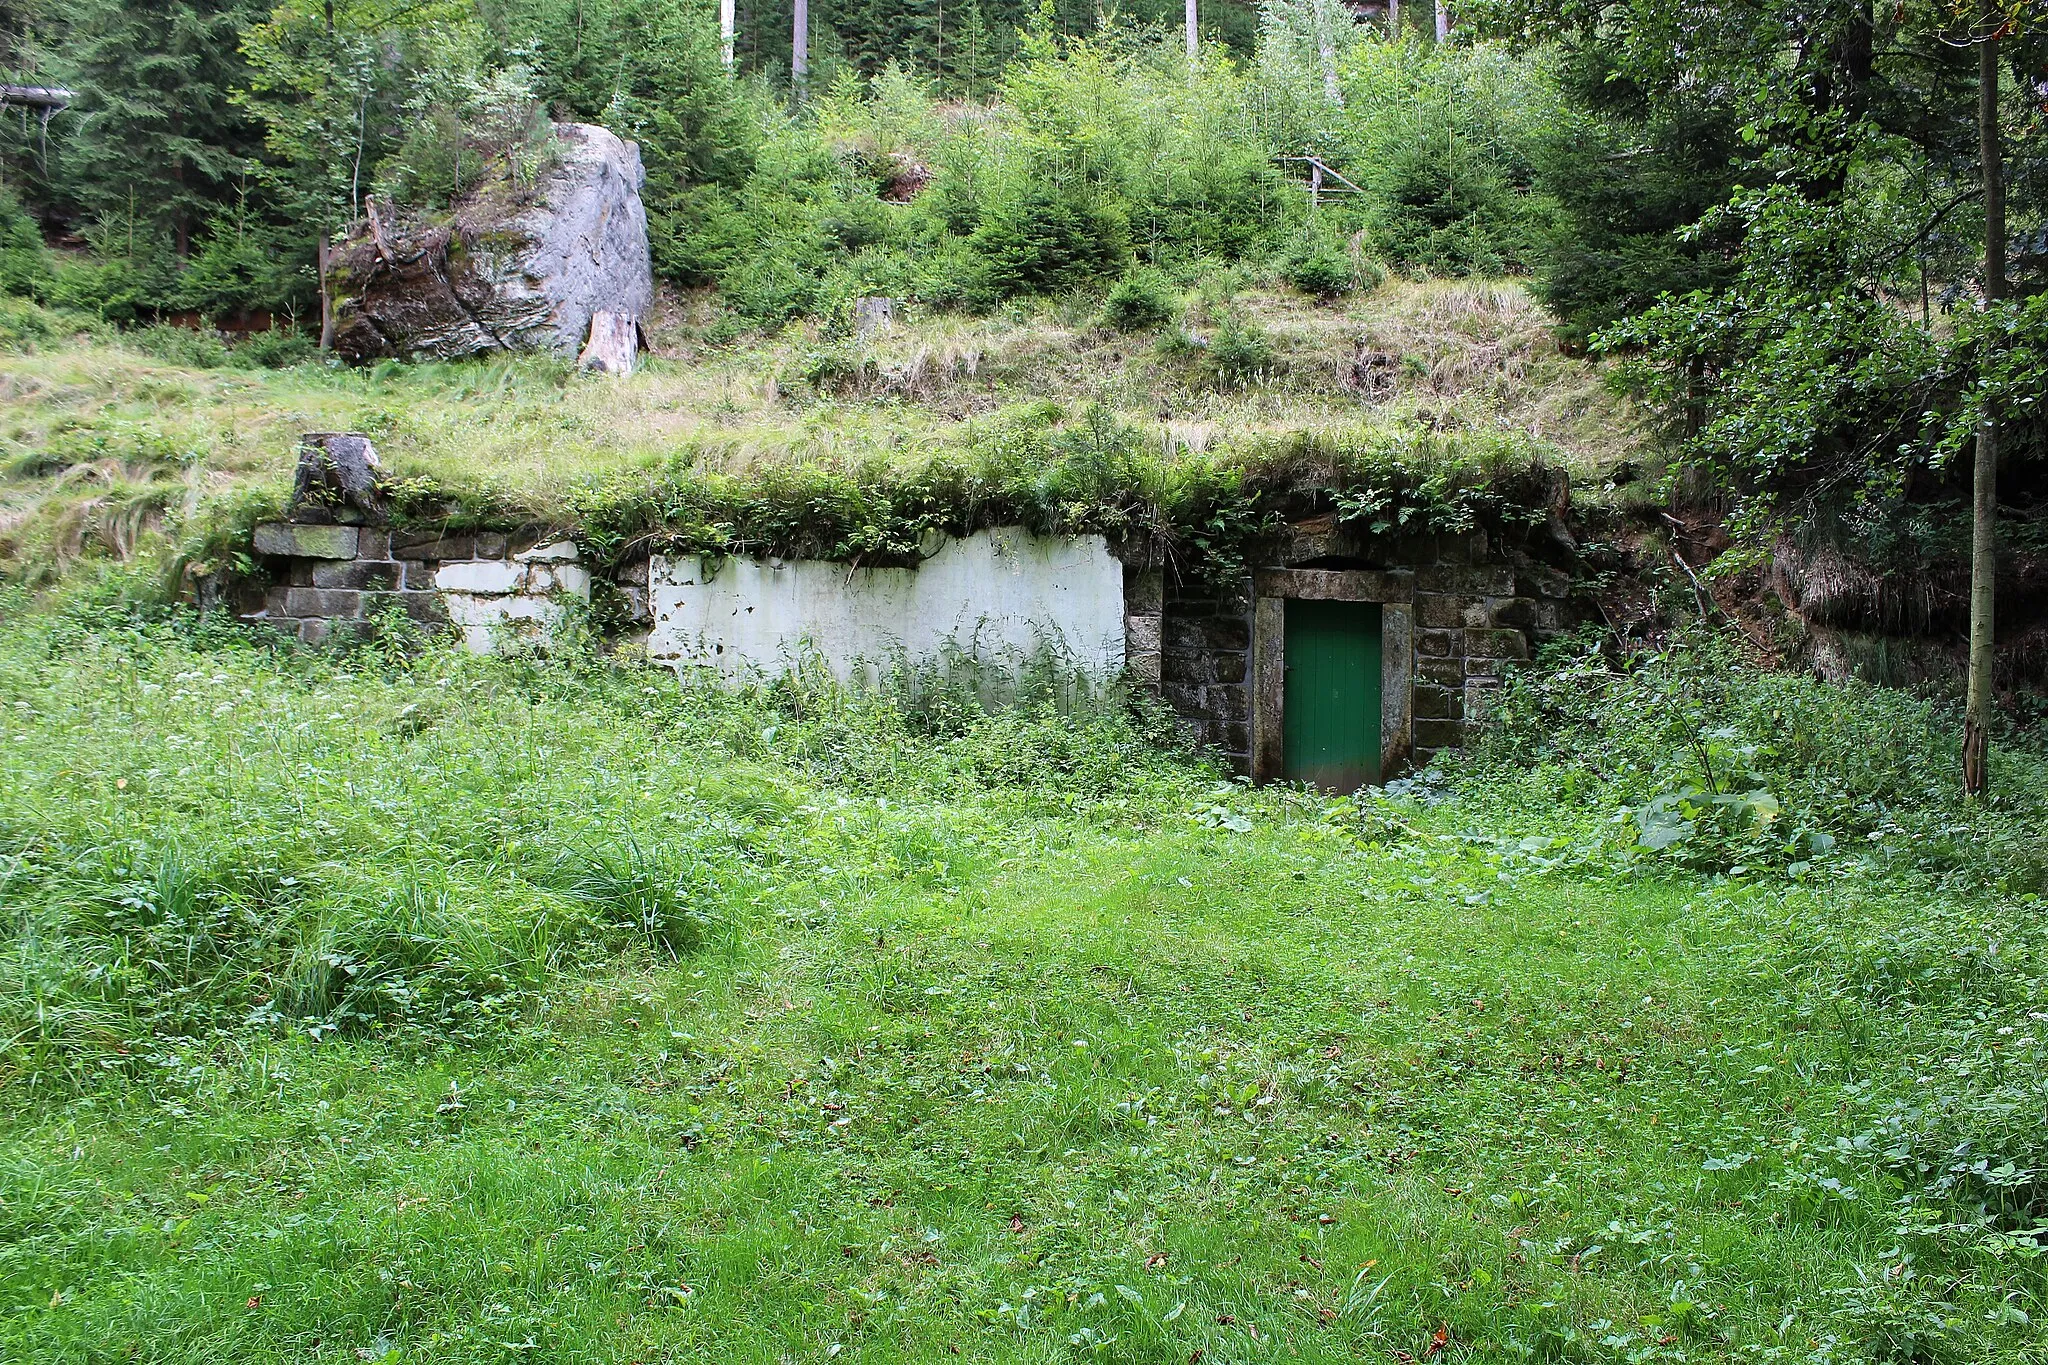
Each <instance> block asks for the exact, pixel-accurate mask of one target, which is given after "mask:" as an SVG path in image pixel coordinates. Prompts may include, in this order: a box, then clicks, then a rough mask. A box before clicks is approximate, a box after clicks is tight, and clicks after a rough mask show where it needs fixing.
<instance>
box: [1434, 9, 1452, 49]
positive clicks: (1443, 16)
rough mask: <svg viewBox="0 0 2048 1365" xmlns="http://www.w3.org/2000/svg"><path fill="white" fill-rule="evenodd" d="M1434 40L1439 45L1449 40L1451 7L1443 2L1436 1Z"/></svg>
mask: <svg viewBox="0 0 2048 1365" xmlns="http://www.w3.org/2000/svg"><path fill="white" fill-rule="evenodd" d="M1436 40H1437V41H1438V42H1440V43H1448V42H1449V41H1450V40H1451V7H1450V6H1449V5H1446V4H1445V3H1444V0H1436Z"/></svg>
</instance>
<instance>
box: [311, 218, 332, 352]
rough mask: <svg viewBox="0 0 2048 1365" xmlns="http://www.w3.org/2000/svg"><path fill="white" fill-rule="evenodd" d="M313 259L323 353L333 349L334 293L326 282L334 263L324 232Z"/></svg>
mask: <svg viewBox="0 0 2048 1365" xmlns="http://www.w3.org/2000/svg"><path fill="white" fill-rule="evenodd" d="M313 260H314V265H315V268H317V269H318V270H319V272H320V350H321V353H322V354H325V353H326V352H328V351H331V350H333V349H334V293H333V287H332V286H331V285H329V284H328V282H327V271H328V269H329V268H330V267H331V266H333V264H334V248H333V247H331V246H329V245H328V243H327V234H326V233H324V232H323V233H321V234H320V241H319V244H318V247H317V249H316V250H315V252H314V255H313Z"/></svg>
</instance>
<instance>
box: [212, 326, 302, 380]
mask: <svg viewBox="0 0 2048 1365" xmlns="http://www.w3.org/2000/svg"><path fill="white" fill-rule="evenodd" d="M318 354H319V348H318V347H317V346H315V344H314V342H313V339H312V338H311V337H309V336H307V335H306V334H305V333H303V332H296V331H293V330H291V329H290V328H287V327H273V328H271V329H270V330H269V331H267V332H255V333H252V334H251V335H249V336H248V337H246V338H244V339H243V340H241V341H238V342H236V343H235V347H234V350H233V352H232V353H231V355H232V358H233V360H234V362H235V363H236V364H237V365H250V366H255V367H257V368H259V369H265V370H283V369H289V368H290V367H291V366H293V365H301V364H304V363H305V362H306V361H308V360H311V359H312V358H313V357H314V356H316V355H318Z"/></svg>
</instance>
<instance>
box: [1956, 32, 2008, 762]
mask: <svg viewBox="0 0 2048 1365" xmlns="http://www.w3.org/2000/svg"><path fill="white" fill-rule="evenodd" d="M1986 9H1987V11H1988V13H1987V15H1986V18H1987V19H1988V20H1989V22H1990V24H1991V30H1990V32H1989V33H1987V34H1986V35H1985V36H1984V38H1983V40H1982V41H1981V42H1979V43H1978V44H1977V158H1978V162H1979V165H1980V169H1981V173H1982V175H1983V177H1984V307H1985V310H1986V311H1987V312H1988V311H1990V310H1992V309H1995V308H1997V307H1998V304H1999V302H2000V300H2002V299H2003V298H2004V297H2005V164H2004V155H2003V152H2002V150H2001V149H2000V147H1999V136H1998V37H1999V33H2000V31H2001V29H2002V27H2003V22H2004V21H2003V17H2002V16H2001V15H2000V14H1999V12H1998V10H1997V9H1996V8H1995V7H1994V6H1990V5H1987V6H1986ZM1998 438H1999V430H1998V409H1997V407H1996V406H1995V405H1994V404H1993V403H1992V402H1990V401H1987V402H1986V403H1985V405H1984V416H1983V418H1982V420H1981V421H1980V422H1979V423H1978V425H1977V459H1976V465H1975V468H1974V469H1973V470H1972V471H1971V500H1972V508H1971V517H1970V688H1969V700H1968V703H1967V705H1966V707H1965V715H1964V721H1963V792H1964V794H1965V795H1968V796H1982V795H1983V794H1984V793H1985V791H1986V790H1987V789H1988V788H1989V787H1990V784H1991V774H1990V764H1989V759H1990V753H1991V714H1992V708H1993V703H1994V701H1995V693H1994V691H1993V687H1992V669H1993V667H1994V665H1995V664H1996V662H1997V646H1996V641H1997V637H1996V634H1995V621H1994V616H1995V612H1996V608H1997V604H1998Z"/></svg>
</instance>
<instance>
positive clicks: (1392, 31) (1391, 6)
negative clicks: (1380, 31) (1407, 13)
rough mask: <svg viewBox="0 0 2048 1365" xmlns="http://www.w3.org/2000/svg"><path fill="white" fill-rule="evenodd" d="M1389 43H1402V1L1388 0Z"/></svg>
mask: <svg viewBox="0 0 2048 1365" xmlns="http://www.w3.org/2000/svg"><path fill="white" fill-rule="evenodd" d="M1387 41H1388V42H1390V43H1398V42H1400V41H1401V0H1387Z"/></svg>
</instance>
